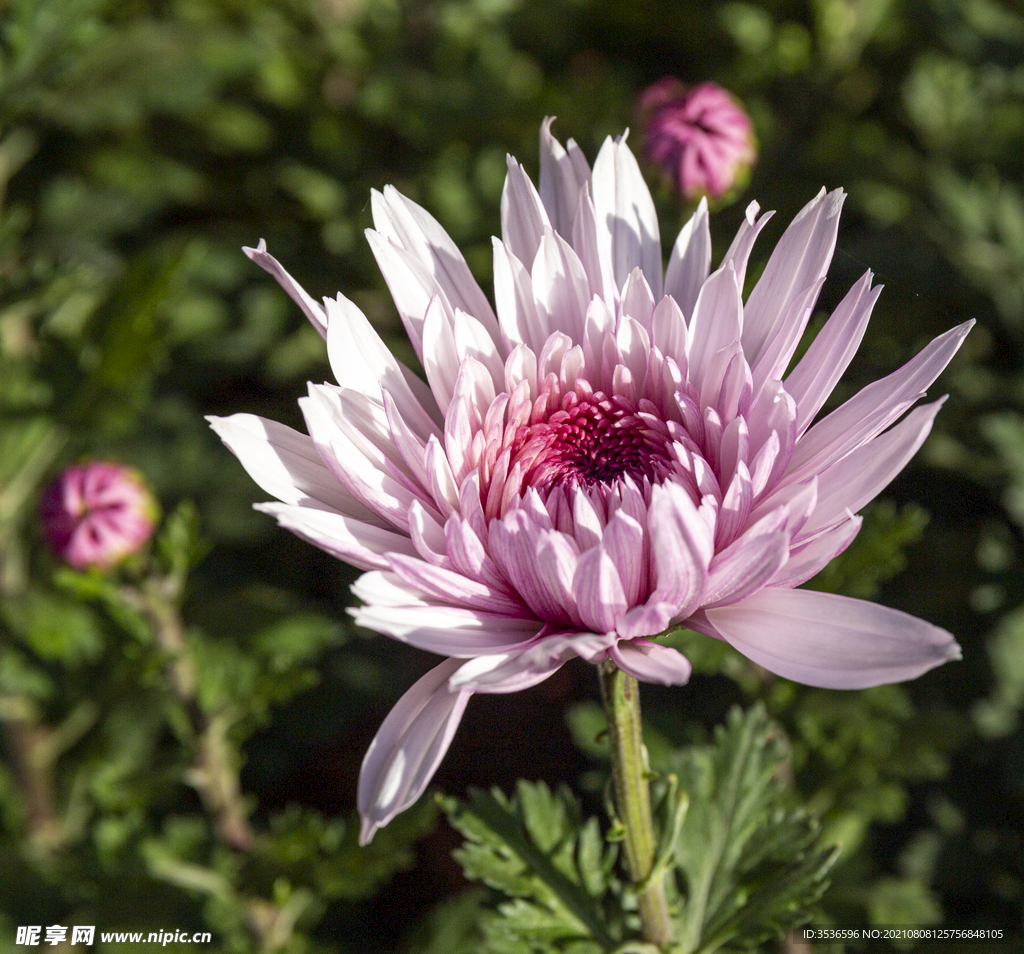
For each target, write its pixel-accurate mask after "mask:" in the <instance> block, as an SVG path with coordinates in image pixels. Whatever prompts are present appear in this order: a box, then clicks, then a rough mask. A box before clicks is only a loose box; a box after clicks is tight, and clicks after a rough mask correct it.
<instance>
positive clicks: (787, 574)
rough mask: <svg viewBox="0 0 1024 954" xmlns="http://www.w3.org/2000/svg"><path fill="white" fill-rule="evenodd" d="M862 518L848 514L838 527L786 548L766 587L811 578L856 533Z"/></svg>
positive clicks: (842, 548)
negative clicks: (783, 559) (785, 557)
mask: <svg viewBox="0 0 1024 954" xmlns="http://www.w3.org/2000/svg"><path fill="white" fill-rule="evenodd" d="M863 522H864V518H863V517H850V518H849V519H848V520H845V521H843V522H842V523H841V524H839V526H837V527H834V528H833V529H832V530H830V531H828V532H827V533H823V534H822V535H821V536H819V537H817V538H816V539H814V540H813V541H812V542H811V543H807V544H804V545H803V546H802V547H799V548H794V549H793V550H791V551H790V554H789V559H788V560H787V561H786V564H785V566H783V567H782V569H780V570H779V571H778V573H776V574H775V576H773V577H772V578H771V580H770V581H769V583H768V585H769V586H786V587H794V586H799V585H800V584H801V583H806V582H807V581H808V580H812V579H814V577H816V576H817V575H818V574H819V573H820V572H821V571H822V570H824V569H825V567H826V566H828V564H829V563H831V562H832V561H833V560H834V559H835V558H836V557H837V556H839V554H840V553H842V552H843V551H844V550H845V549H846V548H847V547H848V546H849V545H850V544H851V543H853V540H854V538H855V537H856V536H857V534H858V533H860V528H861V524H862V523H863Z"/></svg>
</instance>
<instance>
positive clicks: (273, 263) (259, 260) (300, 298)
mask: <svg viewBox="0 0 1024 954" xmlns="http://www.w3.org/2000/svg"><path fill="white" fill-rule="evenodd" d="M242 251H243V252H245V254H246V255H248V256H249V258H250V259H251V260H252V261H254V262H255V263H256V264H257V265H259V267H260V268H262V269H263V271H265V272H269V273H270V274H271V275H273V276H274V278H276V279H277V283H278V285H280V286H281V287H282V288H283V289H284V290H285V291H286V292H288V297H289V298H291V300H292V301H293V302H295V304H296V305H298V306H299V307H300V308H301V309H302V313H303V314H304V315H305V316H306V317H307V318H308V319H309V321H310V324H312V326H313V327H314V328H316V330H317V331H319V332H320V337H321V338H326V337H327V315H326V314H325V313H324V310H323V308H321V307H320V305H319V304H317V302H316V301H314V300H313V299H312V298H311V297H310V296H309V295H308V294H307V293H306V290H305V289H304V288H303V287H302V286H301V285H300V284H299V283H298V282H297V281H295V279H294V278H292V276H291V275H289V274H288V272H286V271H285V269H284V266H283V265H282V264H281V263H280V262H279V261H278V260H277V259H276V258H274V256H273V255H271V254H270V253H269V252H268V251H267V243H266V242H264V241H263V239H260V241H259V244H258V245H257V246H256V248H243V249H242Z"/></svg>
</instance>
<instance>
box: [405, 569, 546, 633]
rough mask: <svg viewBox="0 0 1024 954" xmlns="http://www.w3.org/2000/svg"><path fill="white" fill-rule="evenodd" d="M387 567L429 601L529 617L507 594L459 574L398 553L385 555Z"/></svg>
mask: <svg viewBox="0 0 1024 954" xmlns="http://www.w3.org/2000/svg"><path fill="white" fill-rule="evenodd" d="M388 565H389V566H390V567H391V569H392V570H393V571H394V573H395V575H396V576H398V577H399V578H400V579H401V580H402V581H404V582H405V583H407V584H409V585H410V586H412V587H415V588H416V589H417V590H419V591H420V592H421V593H422V594H423V595H424V597H425V598H427V599H429V600H436V601H439V602H442V603H450V604H452V605H454V606H461V607H464V608H465V609H477V610H483V611H484V612H487V613H503V614H505V615H507V616H518V617H521V618H530V617H531V614H530V612H529V611H528V610H527V609H526V607H525V606H523V603H522V601H521V600H518V599H515V598H514V597H512V596H510V595H509V593H508V592H507V591H502V590H498V589H495V588H494V587H492V586H488V585H486V584H485V583H480V582H478V581H476V580H473V579H470V578H469V577H468V576H463V575H462V574H461V573H455V572H453V571H451V570H447V569H444V568H443V567H439V566H432V565H431V564H429V563H426V562H424V561H423V560H416V559H413V558H412V557H408V556H403V555H401V554H398V553H389V554H388Z"/></svg>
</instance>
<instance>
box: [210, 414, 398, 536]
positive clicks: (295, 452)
mask: <svg viewBox="0 0 1024 954" xmlns="http://www.w3.org/2000/svg"><path fill="white" fill-rule="evenodd" d="M206 419H207V420H208V421H209V422H210V427H211V428H213V430H214V433H216V435H217V436H218V437H219V438H220V439H221V440H222V441H223V442H224V443H225V445H226V446H227V447H228V449H229V450H230V451H231V453H233V454H234V455H235V456H236V457H237V458H238V459H239V461H241V464H242V466H243V467H244V468H245V470H246V472H247V473H248V474H249V476H250V477H252V479H253V480H255V481H256V483H257V484H259V485H260V487H261V488H262V489H263V490H265V491H266V492H267V493H268V494H270V495H271V496H273V497H276V498H277V499H278V500H281V501H283V502H284V503H286V504H309V503H311V502H313V503H316V504H320V505H322V506H325V507H327V508H329V509H331V510H337V511H340V512H342V513H346V514H349V515H350V516H353V517H357V518H358V519H360V520H369V521H371V522H373V523H377V522H379V518H378V517H377V515H376V514H375V513H373V512H372V511H371V510H369V509H368V508H366V507H364V506H363V504H361V503H360V502H359V501H358V500H357V499H356V498H355V497H354V496H352V494H350V493H349V492H348V491H347V490H345V488H344V487H342V486H341V484H339V483H338V481H337V479H336V478H335V476H334V475H333V474H332V473H331V472H330V470H328V469H327V466H326V465H325V464H324V462H323V459H322V458H321V457H320V455H319V454H318V453H317V449H316V447H315V445H314V444H313V441H312V439H311V438H309V437H307V436H306V435H305V434H302V433H300V432H299V431H295V430H292V429H291V428H290V427H287V426H286V425H284V424H278V423H277V421H268V420H266V419H265V418H262V417H257V416H256V415H255V414H232V415H231V417H213V416H212V415H211V416H209V417H207V418H206Z"/></svg>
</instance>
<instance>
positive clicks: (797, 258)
mask: <svg viewBox="0 0 1024 954" xmlns="http://www.w3.org/2000/svg"><path fill="white" fill-rule="evenodd" d="M844 199H845V195H844V194H843V190H842V189H836V190H835V191H834V192H829V193H828V194H827V195H826V193H825V190H824V189H822V190H821V192H819V193H818V195H817V196H816V197H815V198H814V199H812V200H811V201H810V202H809V203H808V204H807V205H805V206H804V207H803V209H801V210H800V212H799V214H798V215H797V217H796V218H795V219H793V221H792V223H791V224H790V226H789V228H787V229H786V231H785V233H783V236H782V238H781V239H779V244H778V245H776V246H775V251H773V252H772V254H771V257H770V258H769V259H768V264H767V265H766V266H765V269H764V272H763V273H762V275H761V278H760V279H759V280H758V282H757V284H756V285H755V286H754V290H753V291H752V292H751V293H750V297H749V298H748V299H747V306H746V309H745V311H744V326H743V350H744V352H745V353H746V355H747V361H748V362H749V363H750V364H751V366H754V365H756V364H757V362H758V361H759V360H760V358H761V352H762V351H763V350H764V347H765V345H766V344H767V343H768V342H769V341H771V340H772V339H773V338H774V337H775V335H776V334H777V333H778V331H779V324H780V322H782V321H783V320H784V319H785V317H786V315H787V313H788V312H789V306H790V303H791V302H792V300H793V299H794V298H795V297H796V296H797V295H799V294H800V293H801V292H802V291H803V290H804V289H805V288H809V287H810V286H811V285H813V284H815V282H817V281H818V280H819V279H821V278H824V277H825V272H826V271H827V270H828V265H829V262H830V261H831V260H832V252H833V251H834V249H835V247H836V234H837V233H838V231H839V212H840V210H841V209H842V207H843V200H844Z"/></svg>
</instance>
